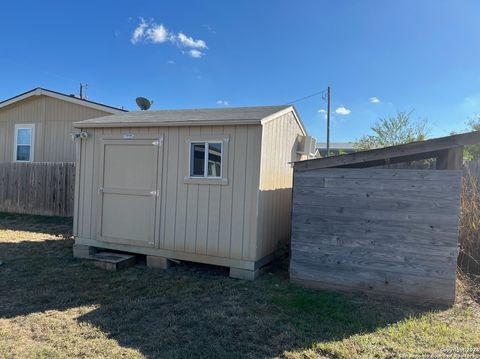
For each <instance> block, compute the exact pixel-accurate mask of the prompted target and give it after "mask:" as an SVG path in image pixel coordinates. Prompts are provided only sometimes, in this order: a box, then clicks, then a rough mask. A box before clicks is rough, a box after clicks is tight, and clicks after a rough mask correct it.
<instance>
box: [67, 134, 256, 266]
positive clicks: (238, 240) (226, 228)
mask: <svg viewBox="0 0 480 359" xmlns="http://www.w3.org/2000/svg"><path fill="white" fill-rule="evenodd" d="M107 131H108V133H109V134H117V133H118V134H120V133H125V132H131V133H134V134H140V133H143V134H145V133H152V134H155V135H156V136H158V135H160V134H162V133H163V134H164V145H163V168H162V175H161V178H159V179H158V183H159V184H158V186H159V187H160V186H161V196H160V199H159V203H158V205H157V213H158V221H157V230H156V236H157V240H156V247H157V248H159V249H163V250H169V251H179V252H187V253H191V254H198V255H207V256H219V257H224V258H231V259H239V260H246V261H253V260H255V257H256V253H255V249H256V233H257V230H256V222H257V220H256V213H257V194H258V186H259V169H260V151H261V131H262V129H261V126H260V125H255V126H254V125H248V126H247V125H242V126H202V127H170V128H162V127H157V128H131V129H122V130H119V129H109V130H107V129H101V128H100V129H90V130H89V132H92V133H93V134H92V137H90V138H89V139H87V140H86V141H82V146H81V151H80V158H81V163H80V176H79V180H80V183H79V191H78V193H79V194H78V196H79V197H78V200H77V203H78V210H77V213H76V214H75V216H76V219H75V220H76V223H78V224H79V225H78V231H77V235H78V237H80V238H85V239H96V233H97V226H98V223H97V219H98V217H99V214H98V213H97V209H96V207H97V205H98V193H97V191H98V185H99V183H98V178H99V171H101V169H100V168H99V166H98V163H99V162H100V158H99V152H100V150H99V148H100V143H99V138H100V137H101V135H102V134H104V133H105V132H107ZM202 134H203V135H209V136H212V135H219V136H220V138H223V137H226V135H228V137H229V141H228V145H227V146H228V151H227V152H228V153H227V157H226V158H225V157H224V163H225V164H226V167H227V172H228V175H227V179H228V184H227V185H219V184H192V183H185V181H184V177H185V175H186V171H185V168H186V166H185V161H186V158H188V144H187V142H186V140H187V139H188V137H189V136H192V135H202Z"/></svg>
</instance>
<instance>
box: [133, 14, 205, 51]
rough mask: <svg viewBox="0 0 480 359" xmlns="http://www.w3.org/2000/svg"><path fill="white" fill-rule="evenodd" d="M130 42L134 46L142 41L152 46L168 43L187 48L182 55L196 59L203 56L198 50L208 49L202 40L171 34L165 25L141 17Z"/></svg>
mask: <svg viewBox="0 0 480 359" xmlns="http://www.w3.org/2000/svg"><path fill="white" fill-rule="evenodd" d="M130 41H131V42H132V44H134V45H135V44H137V43H140V42H142V41H143V42H145V43H153V44H163V43H166V42H170V43H172V44H175V45H177V46H178V47H183V48H189V50H186V51H182V53H184V54H187V55H189V56H190V57H193V58H197V59H198V58H200V57H202V56H204V55H205V52H203V51H200V50H199V49H202V50H205V49H208V47H207V43H206V42H205V41H204V40H201V39H194V38H193V37H191V36H188V35H186V34H184V33H183V32H179V33H175V32H171V31H169V30H168V29H167V27H166V26H165V25H163V24H159V25H158V24H156V23H155V22H153V20H150V21H145V19H144V18H142V17H141V18H140V23H139V24H138V26H137V27H136V28H135V29H134V30H133V33H132V37H131V39H130Z"/></svg>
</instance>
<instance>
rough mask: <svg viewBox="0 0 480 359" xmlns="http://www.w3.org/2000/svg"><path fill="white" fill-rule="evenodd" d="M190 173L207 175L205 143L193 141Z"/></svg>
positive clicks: (192, 174)
mask: <svg viewBox="0 0 480 359" xmlns="http://www.w3.org/2000/svg"><path fill="white" fill-rule="evenodd" d="M190 172H191V173H190V175H191V176H201V177H203V176H204V175H205V143H192V151H191V164H190Z"/></svg>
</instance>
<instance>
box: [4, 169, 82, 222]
mask: <svg viewBox="0 0 480 359" xmlns="http://www.w3.org/2000/svg"><path fill="white" fill-rule="evenodd" d="M74 183H75V164H74V163H70V162H49V163H47V162H35V163H0V212H10V213H26V214H39V215H46V216H64V217H72V216H73V208H74V206H73V199H74V193H73V192H74Z"/></svg>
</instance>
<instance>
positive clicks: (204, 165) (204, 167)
mask: <svg viewBox="0 0 480 359" xmlns="http://www.w3.org/2000/svg"><path fill="white" fill-rule="evenodd" d="M210 144H219V145H220V148H221V154H220V176H209V175H208V155H209V147H210ZM194 145H204V146H205V155H204V163H203V176H196V175H192V170H193V168H192V164H193V157H192V154H193V146H194ZM189 147H190V155H189V157H190V160H189V167H188V176H189V177H190V178H205V179H220V178H222V174H223V141H192V142H190V146H189Z"/></svg>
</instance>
